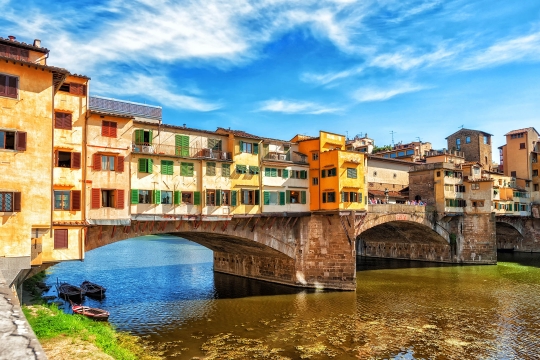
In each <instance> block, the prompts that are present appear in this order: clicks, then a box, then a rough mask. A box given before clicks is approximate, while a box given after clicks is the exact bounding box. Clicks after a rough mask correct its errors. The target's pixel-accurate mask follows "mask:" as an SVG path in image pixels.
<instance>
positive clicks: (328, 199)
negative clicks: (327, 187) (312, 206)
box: [322, 191, 336, 203]
mask: <svg viewBox="0 0 540 360" xmlns="http://www.w3.org/2000/svg"><path fill="white" fill-rule="evenodd" d="M322 202H323V203H333V202H336V193H335V191H325V192H323V193H322Z"/></svg>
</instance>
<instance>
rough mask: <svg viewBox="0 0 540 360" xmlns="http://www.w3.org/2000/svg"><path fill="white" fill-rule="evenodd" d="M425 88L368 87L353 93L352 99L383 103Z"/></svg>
mask: <svg viewBox="0 0 540 360" xmlns="http://www.w3.org/2000/svg"><path fill="white" fill-rule="evenodd" d="M427 88H428V87H427V86H422V85H412V84H398V85H396V86H394V87H391V88H378V87H368V88H362V89H358V90H357V91H355V92H354V94H353V98H354V99H356V100H357V101H359V102H369V101H384V100H388V99H390V98H393V97H394V96H397V95H400V94H406V93H410V92H416V91H420V90H424V89H427Z"/></svg>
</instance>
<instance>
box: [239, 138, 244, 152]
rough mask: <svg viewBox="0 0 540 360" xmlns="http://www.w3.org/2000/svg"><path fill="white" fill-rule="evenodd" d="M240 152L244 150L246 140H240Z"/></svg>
mask: <svg viewBox="0 0 540 360" xmlns="http://www.w3.org/2000/svg"><path fill="white" fill-rule="evenodd" d="M240 152H244V142H243V141H242V140H240Z"/></svg>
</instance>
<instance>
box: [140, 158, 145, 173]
mask: <svg viewBox="0 0 540 360" xmlns="http://www.w3.org/2000/svg"><path fill="white" fill-rule="evenodd" d="M139 172H142V173H143V172H146V159H139Z"/></svg>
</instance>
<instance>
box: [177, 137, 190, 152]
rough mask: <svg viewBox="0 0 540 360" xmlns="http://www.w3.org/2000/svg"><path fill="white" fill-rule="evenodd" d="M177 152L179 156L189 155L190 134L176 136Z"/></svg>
mask: <svg viewBox="0 0 540 360" xmlns="http://www.w3.org/2000/svg"><path fill="white" fill-rule="evenodd" d="M174 145H175V154H176V155H178V156H189V136H188V135H175V136H174Z"/></svg>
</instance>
